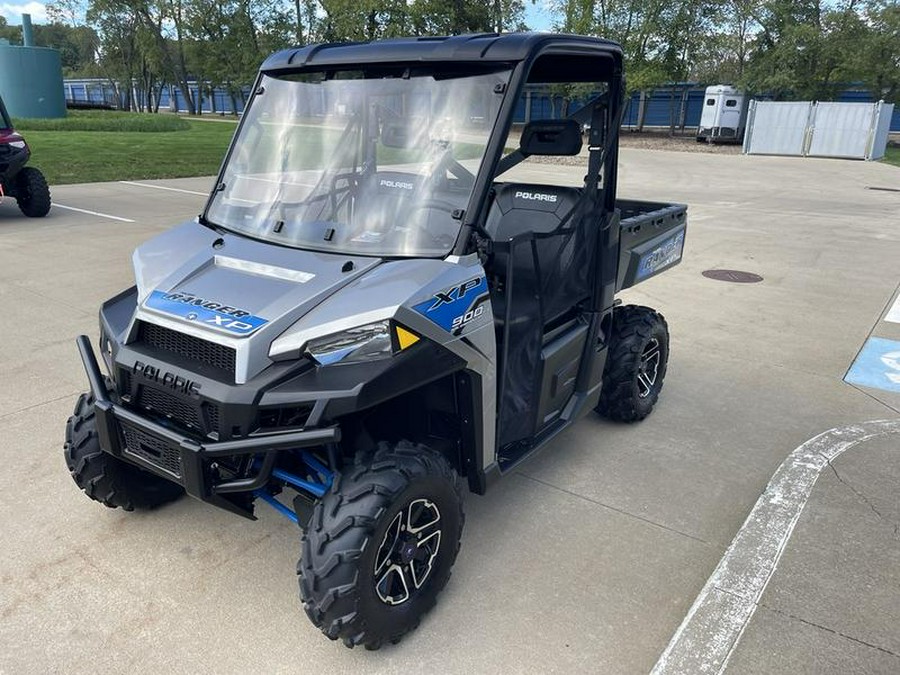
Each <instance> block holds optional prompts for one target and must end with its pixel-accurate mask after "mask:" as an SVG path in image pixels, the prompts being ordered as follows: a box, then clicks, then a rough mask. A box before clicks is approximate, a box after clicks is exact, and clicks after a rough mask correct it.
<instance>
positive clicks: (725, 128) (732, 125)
mask: <svg viewBox="0 0 900 675" xmlns="http://www.w3.org/2000/svg"><path fill="white" fill-rule="evenodd" d="M749 102H750V97H749V96H747V95H746V94H745V93H744V92H742V91H740V90H739V89H735V88H734V87H732V86H730V85H727V84H715V85H713V86H711V87H707V88H706V95H705V96H704V100H703V112H702V113H701V114H700V127H699V128H698V129H697V142H698V143H700V142H703V141H709V142H710V143H716V142H719V143H728V142H730V143H740V142H741V140H742V139H743V138H744V127H746V125H747V106H748V104H749Z"/></svg>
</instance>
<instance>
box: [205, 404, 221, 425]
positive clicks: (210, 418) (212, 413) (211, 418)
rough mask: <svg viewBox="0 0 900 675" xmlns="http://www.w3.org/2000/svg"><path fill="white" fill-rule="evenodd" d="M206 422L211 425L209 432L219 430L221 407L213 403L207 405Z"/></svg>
mask: <svg viewBox="0 0 900 675" xmlns="http://www.w3.org/2000/svg"><path fill="white" fill-rule="evenodd" d="M206 420H207V422H208V423H209V424H208V427H209V431H218V430H219V406H217V405H213V404H212V403H207V404H206Z"/></svg>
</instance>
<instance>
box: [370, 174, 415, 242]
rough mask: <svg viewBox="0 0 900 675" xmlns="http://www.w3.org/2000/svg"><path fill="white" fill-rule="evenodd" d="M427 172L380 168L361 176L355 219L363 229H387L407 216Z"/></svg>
mask: <svg viewBox="0 0 900 675" xmlns="http://www.w3.org/2000/svg"><path fill="white" fill-rule="evenodd" d="M422 181H423V176H420V175H419V174H415V173H403V172H400V171H377V172H375V173H372V174H369V175H367V176H365V177H363V178H361V179H360V182H359V187H358V188H357V191H356V195H355V198H354V205H353V222H354V224H355V225H356V226H357V227H358V228H362V229H363V230H378V231H381V230H384V229H385V227H393V226H394V225H396V224H397V223H399V222H403V220H404V219H405V218H406V212H407V210H408V209H409V207H410V205H411V204H412V203H413V200H414V198H415V195H416V193H417V192H418V191H419V190H420V187H421V185H422Z"/></svg>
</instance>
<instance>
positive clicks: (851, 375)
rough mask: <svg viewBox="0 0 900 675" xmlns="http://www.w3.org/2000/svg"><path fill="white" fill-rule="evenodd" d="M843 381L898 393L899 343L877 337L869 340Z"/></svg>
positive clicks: (899, 374) (899, 373)
mask: <svg viewBox="0 0 900 675" xmlns="http://www.w3.org/2000/svg"><path fill="white" fill-rule="evenodd" d="M844 381H845V382H849V383H851V384H861V385H862V386H864V387H874V388H875V389H884V390H885V391H896V392H900V342H897V341H896V340H885V339H884V338H879V337H872V338H869V339H868V340H867V341H866V344H865V345H863V348H862V351H861V352H860V353H859V356H857V357H856V361H854V362H853V365H852V366H851V367H850V370H849V371H848V372H847V375H846V376H845V377H844Z"/></svg>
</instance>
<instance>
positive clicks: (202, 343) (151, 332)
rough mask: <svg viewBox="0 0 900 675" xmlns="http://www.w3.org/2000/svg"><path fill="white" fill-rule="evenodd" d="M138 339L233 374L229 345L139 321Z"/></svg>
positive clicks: (231, 350) (232, 356)
mask: <svg viewBox="0 0 900 675" xmlns="http://www.w3.org/2000/svg"><path fill="white" fill-rule="evenodd" d="M139 340H140V341H141V342H143V343H144V344H146V345H148V346H150V347H156V348H157V349H162V350H165V351H167V352H172V353H173V354H178V355H179V356H183V357H184V358H186V359H188V360H190V361H199V362H200V363H205V364H207V365H209V366H212V367H213V368H218V369H219V370H224V371H226V372H228V373H229V374H231V375H232V376H233V375H234V361H235V352H234V349H232V348H231V347H226V346H225V345H219V344H216V343H215V342H209V341H207V340H201V339H200V338H197V337H194V336H193V335H186V334H185V333H179V332H178V331H174V330H171V329H169V328H164V327H162V326H157V325H156V324H152V323H141V329H140V336H139Z"/></svg>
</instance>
